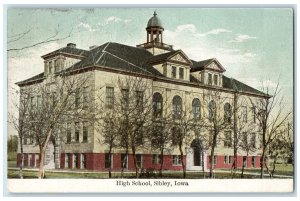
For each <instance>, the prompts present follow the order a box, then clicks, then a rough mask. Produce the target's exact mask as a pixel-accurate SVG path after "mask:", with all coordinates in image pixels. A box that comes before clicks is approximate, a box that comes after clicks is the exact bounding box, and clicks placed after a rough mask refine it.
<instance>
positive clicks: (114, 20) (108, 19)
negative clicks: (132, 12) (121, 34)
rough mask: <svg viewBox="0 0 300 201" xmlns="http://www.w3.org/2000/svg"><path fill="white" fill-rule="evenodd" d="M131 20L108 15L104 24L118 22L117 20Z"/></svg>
mask: <svg viewBox="0 0 300 201" xmlns="http://www.w3.org/2000/svg"><path fill="white" fill-rule="evenodd" d="M131 21H132V20H131V19H121V18H119V17H116V16H110V17H108V18H106V19H105V24H110V23H119V22H123V23H125V24H127V23H129V22H131Z"/></svg>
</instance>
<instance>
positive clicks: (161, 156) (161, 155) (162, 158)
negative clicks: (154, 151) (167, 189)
mask: <svg viewBox="0 0 300 201" xmlns="http://www.w3.org/2000/svg"><path fill="white" fill-rule="evenodd" d="M160 159H161V160H160V168H159V177H161V178H162V169H163V165H164V148H162V149H161V150H160Z"/></svg>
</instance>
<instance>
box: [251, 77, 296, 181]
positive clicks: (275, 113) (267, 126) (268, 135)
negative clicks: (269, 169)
mask: <svg viewBox="0 0 300 201" xmlns="http://www.w3.org/2000/svg"><path fill="white" fill-rule="evenodd" d="M263 91H265V93H266V94H269V88H266V89H265V90H263ZM250 101H251V104H252V106H253V107H254V108H255V109H256V111H257V112H256V114H255V115H256V117H257V120H258V127H259V132H260V134H261V138H262V156H261V164H260V168H261V171H260V178H263V175H264V167H265V166H266V154H267V150H268V149H269V148H270V144H271V143H272V141H273V140H275V139H276V136H277V135H279V134H280V132H279V131H280V130H281V129H282V127H283V126H284V125H285V124H286V122H287V120H288V118H289V117H290V115H291V111H289V109H286V108H285V107H284V103H283V96H282V97H280V90H279V83H277V85H276V87H275V90H274V92H273V93H272V96H270V97H269V98H259V99H255V100H252V99H250Z"/></svg>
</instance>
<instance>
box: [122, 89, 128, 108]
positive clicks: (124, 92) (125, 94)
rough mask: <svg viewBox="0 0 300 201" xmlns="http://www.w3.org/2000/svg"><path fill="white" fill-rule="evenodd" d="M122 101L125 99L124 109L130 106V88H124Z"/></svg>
mask: <svg viewBox="0 0 300 201" xmlns="http://www.w3.org/2000/svg"><path fill="white" fill-rule="evenodd" d="M122 101H123V109H127V108H128V107H129V90H128V89H122Z"/></svg>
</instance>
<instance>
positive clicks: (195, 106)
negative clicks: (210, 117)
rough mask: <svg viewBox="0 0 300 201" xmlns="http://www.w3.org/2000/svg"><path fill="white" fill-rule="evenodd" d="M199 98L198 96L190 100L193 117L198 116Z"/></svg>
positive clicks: (196, 117)
mask: <svg viewBox="0 0 300 201" xmlns="http://www.w3.org/2000/svg"><path fill="white" fill-rule="evenodd" d="M200 106H201V104H200V100H199V99H198V98H194V100H193V102H192V111H193V115H194V118H195V119H198V118H200V116H201V115H200V114H201V113H200Z"/></svg>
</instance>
